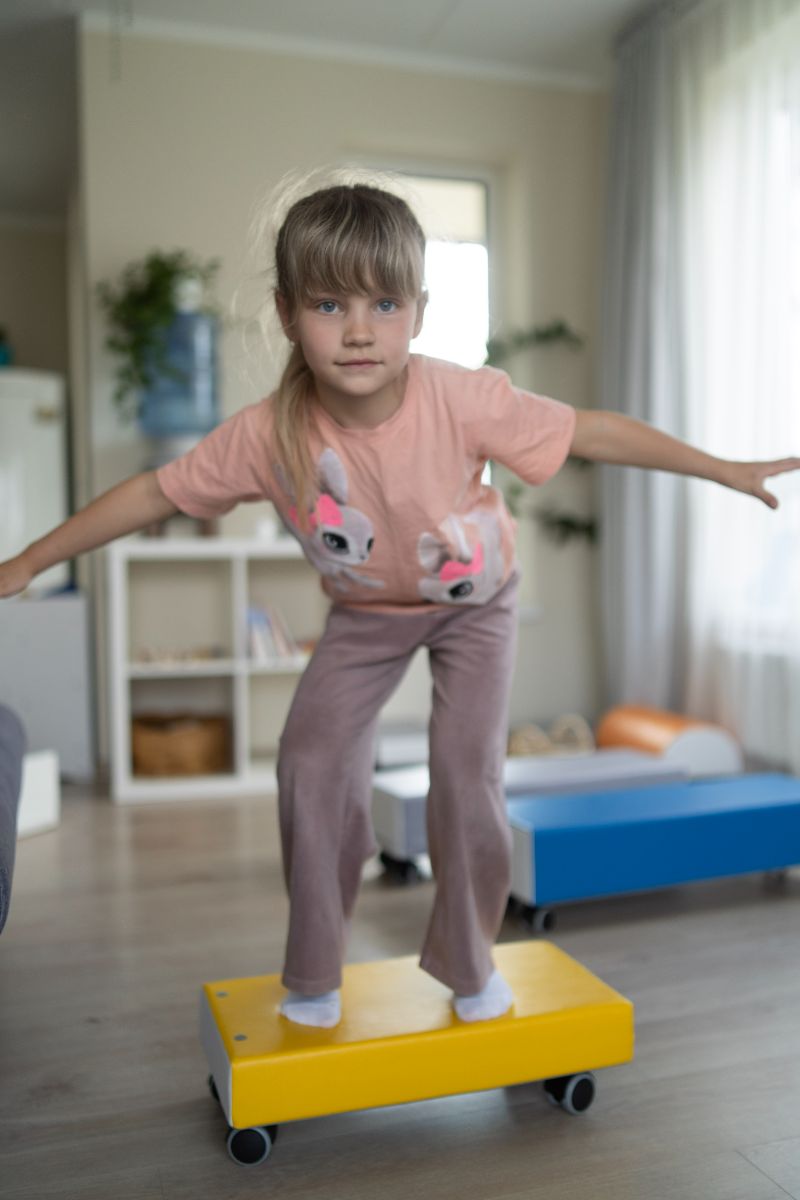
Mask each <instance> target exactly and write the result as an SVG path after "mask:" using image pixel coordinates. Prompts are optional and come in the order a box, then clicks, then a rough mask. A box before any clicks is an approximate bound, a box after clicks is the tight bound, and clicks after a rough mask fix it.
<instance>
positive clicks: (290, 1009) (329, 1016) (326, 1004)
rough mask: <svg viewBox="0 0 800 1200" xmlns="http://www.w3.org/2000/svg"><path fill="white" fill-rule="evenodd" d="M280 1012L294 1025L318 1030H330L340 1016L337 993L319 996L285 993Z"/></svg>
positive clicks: (339, 1003) (336, 1023)
mask: <svg viewBox="0 0 800 1200" xmlns="http://www.w3.org/2000/svg"><path fill="white" fill-rule="evenodd" d="M280 1010H281V1012H282V1013H283V1015H284V1016H285V1017H288V1018H289V1020H290V1021H294V1023H295V1024H296V1025H316V1026H317V1027H318V1028H320V1029H331V1028H332V1027H333V1026H334V1025H338V1024H339V1021H340V1019H341V1015H342V1007H341V1002H340V999H339V993H338V991H335V992H323V994H322V995H321V996H304V995H303V993H302V992H287V993H286V995H285V997H284V999H283V1000H282V1001H281V1007H280Z"/></svg>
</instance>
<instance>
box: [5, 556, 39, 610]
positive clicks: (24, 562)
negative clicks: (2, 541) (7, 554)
mask: <svg viewBox="0 0 800 1200" xmlns="http://www.w3.org/2000/svg"><path fill="white" fill-rule="evenodd" d="M33 576H34V572H33V571H32V570H31V567H30V565H29V562H28V559H27V558H26V556H25V555H24V554H18V555H17V557H16V558H9V559H8V560H7V561H6V562H0V600H1V599H4V598H5V597H7V596H16V595H17V593H18V592H24V591H25V588H26V587H27V586H28V584H29V583H30V581H31V580H32V579H33Z"/></svg>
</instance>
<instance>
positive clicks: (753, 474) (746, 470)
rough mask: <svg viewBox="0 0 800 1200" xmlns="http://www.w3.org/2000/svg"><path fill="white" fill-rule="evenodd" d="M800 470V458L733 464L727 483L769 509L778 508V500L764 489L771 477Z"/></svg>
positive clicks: (730, 466) (727, 475)
mask: <svg viewBox="0 0 800 1200" xmlns="http://www.w3.org/2000/svg"><path fill="white" fill-rule="evenodd" d="M798 469H800V458H776V459H775V460H774V462H732V463H730V464H729V471H727V472H726V478H725V483H727V485H728V487H732V488H734V489H735V490H736V491H737V492H746V493H747V495H749V496H756V497H757V499H759V500H763V502H764V503H765V504H766V505H767V506H768V507H769V508H777V507H778V499H777V497H776V496H773V494H772V492H768V491H767V489H766V488H765V487H764V480H765V479H769V477H770V475H783V474H784V472H786V471H797V470H798Z"/></svg>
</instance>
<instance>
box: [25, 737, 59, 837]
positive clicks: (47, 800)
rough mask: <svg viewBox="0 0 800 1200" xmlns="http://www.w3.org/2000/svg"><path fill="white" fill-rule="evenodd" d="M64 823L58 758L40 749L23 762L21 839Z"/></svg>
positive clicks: (54, 754)
mask: <svg viewBox="0 0 800 1200" xmlns="http://www.w3.org/2000/svg"><path fill="white" fill-rule="evenodd" d="M60 821H61V784H60V781H59V774H58V755H57V754H56V753H55V752H54V751H53V750H37V751H35V752H34V753H31V754H26V755H25V757H24V758H23V760H22V788H21V791H20V797H19V807H18V809H17V837H27V836H28V835H29V834H32V833H44V832H45V830H48V829H55V828H56V827H57V826H58V824H59V823H60Z"/></svg>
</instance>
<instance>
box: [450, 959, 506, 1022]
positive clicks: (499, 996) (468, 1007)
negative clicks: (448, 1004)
mask: <svg viewBox="0 0 800 1200" xmlns="http://www.w3.org/2000/svg"><path fill="white" fill-rule="evenodd" d="M513 1003H514V993H513V992H512V991H511V988H510V987H509V986H508V984H507V983H506V981H505V979H503V976H502V975H501V974H500V972H499V971H493V972H492V974H491V975H490V976H489V980H488V983H487V984H486V986H485V987H484V988H483V989H482V990H481V991H480V992H476V993H475V995H474V996H455V995H454V996H453V1008H454V1009H455V1010H456V1016H458V1017H460V1018H461V1020H462V1021H491V1020H492V1018H493V1017H502V1015H503V1013H504V1012H508V1010H509V1009H510V1008H511V1005H512V1004H513Z"/></svg>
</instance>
